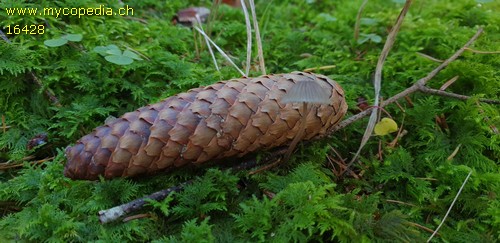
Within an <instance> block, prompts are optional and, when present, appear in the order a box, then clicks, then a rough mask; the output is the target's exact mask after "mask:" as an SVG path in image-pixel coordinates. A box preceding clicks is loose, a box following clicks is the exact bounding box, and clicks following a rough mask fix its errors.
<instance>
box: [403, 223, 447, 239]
mask: <svg viewBox="0 0 500 243" xmlns="http://www.w3.org/2000/svg"><path fill="white" fill-rule="evenodd" d="M407 224H410V225H411V226H414V227H417V228H419V229H422V230H425V231H427V232H429V233H432V232H433V231H434V230H432V229H429V228H427V227H425V226H423V225H420V224H417V223H413V222H407ZM436 235H437V236H440V235H439V233H437V234H436Z"/></svg>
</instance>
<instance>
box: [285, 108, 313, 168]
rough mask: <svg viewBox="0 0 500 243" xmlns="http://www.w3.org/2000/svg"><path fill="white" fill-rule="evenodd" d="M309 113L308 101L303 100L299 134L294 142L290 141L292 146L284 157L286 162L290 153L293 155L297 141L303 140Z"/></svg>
mask: <svg viewBox="0 0 500 243" xmlns="http://www.w3.org/2000/svg"><path fill="white" fill-rule="evenodd" d="M308 113H309V109H308V105H307V102H302V119H301V121H300V126H299V132H298V133H297V135H295V137H294V138H293V140H292V143H290V146H289V147H288V151H286V154H285V156H284V158H283V161H284V162H286V161H288V159H289V158H290V155H292V152H293V150H294V149H295V147H296V146H297V143H299V141H300V140H302V137H303V135H304V131H305V130H306V122H307V114H308Z"/></svg>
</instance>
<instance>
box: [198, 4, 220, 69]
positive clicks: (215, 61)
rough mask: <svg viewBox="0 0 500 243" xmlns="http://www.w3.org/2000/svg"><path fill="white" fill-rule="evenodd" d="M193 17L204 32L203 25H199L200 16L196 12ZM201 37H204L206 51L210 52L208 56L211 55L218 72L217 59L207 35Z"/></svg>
mask: <svg viewBox="0 0 500 243" xmlns="http://www.w3.org/2000/svg"><path fill="white" fill-rule="evenodd" d="M195 17H196V23H197V24H198V26H199V27H200V29H201V31H203V32H204V30H203V26H202V25H201V19H200V16H199V15H198V14H196V15H195ZM203 37H204V38H205V42H206V43H207V47H208V51H209V52H210V56H212V60H213V61H214V65H215V69H217V71H218V72H220V69H219V65H217V60H216V59H215V55H214V51H213V50H212V46H210V43H209V42H208V41H209V37H208V36H207V35H203Z"/></svg>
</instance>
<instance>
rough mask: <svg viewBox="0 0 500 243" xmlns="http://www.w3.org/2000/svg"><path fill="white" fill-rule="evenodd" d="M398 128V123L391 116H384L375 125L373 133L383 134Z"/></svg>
mask: <svg viewBox="0 0 500 243" xmlns="http://www.w3.org/2000/svg"><path fill="white" fill-rule="evenodd" d="M397 130H398V124H397V123H396V122H395V121H394V120H392V119H391V118H387V117H384V118H382V120H381V121H379V122H378V123H377V124H376V125H375V134H376V135H378V136H384V135H387V134H389V133H392V132H395V131H397Z"/></svg>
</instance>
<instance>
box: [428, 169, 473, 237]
mask: <svg viewBox="0 0 500 243" xmlns="http://www.w3.org/2000/svg"><path fill="white" fill-rule="evenodd" d="M471 175H472V170H471V171H470V172H469V174H468V175H467V178H465V180H464V183H462V186H461V187H460V189H459V190H458V193H457V195H456V196H455V198H454V199H453V202H451V205H450V207H449V208H448V211H447V212H446V214H445V215H444V217H443V220H442V221H441V223H440V224H439V226H438V227H437V228H436V230H435V231H434V233H432V235H431V236H430V237H429V239H427V242H430V241H431V240H432V238H433V237H434V235H436V234H437V232H438V231H439V229H440V228H441V226H443V224H444V221H445V220H446V218H447V217H448V214H450V212H451V208H453V205H455V202H456V201H457V198H458V196H460V193H462V189H464V186H465V184H466V183H467V181H468V180H469V177H470V176H471Z"/></svg>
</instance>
